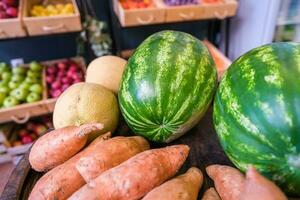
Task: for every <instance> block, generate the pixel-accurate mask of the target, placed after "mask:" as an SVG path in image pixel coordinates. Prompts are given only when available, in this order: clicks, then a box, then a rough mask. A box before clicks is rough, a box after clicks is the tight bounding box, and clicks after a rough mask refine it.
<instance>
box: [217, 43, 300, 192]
mask: <svg viewBox="0 0 300 200" xmlns="http://www.w3.org/2000/svg"><path fill="white" fill-rule="evenodd" d="M213 118H214V124H215V128H216V131H217V133H218V136H219V139H220V141H221V144H222V146H223V148H224V150H225V152H226V154H227V155H228V157H229V158H230V159H231V161H232V162H233V163H234V164H235V165H236V166H237V167H238V168H240V169H241V170H243V171H245V170H246V168H247V167H248V165H249V164H252V165H254V166H255V167H256V168H257V169H258V170H259V171H260V172H262V173H263V174H264V175H266V176H268V177H269V178H271V179H273V180H274V181H275V182H276V183H277V184H279V185H280V186H281V187H282V188H283V189H284V191H286V192H287V193H289V194H292V195H300V44H298V43H274V44H270V45H265V46H262V47H259V48H256V49H253V50H252V51H250V52H248V53H246V54H245V55H243V56H241V57H240V58H239V59H237V60H236V61H235V62H234V63H233V64H232V65H231V66H230V68H229V69H228V71H227V72H226V73H225V74H224V76H223V78H222V81H221V83H220V86H219V88H218V90H217V93H216V96H215V100H214V114H213Z"/></svg>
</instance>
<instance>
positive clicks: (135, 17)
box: [113, 0, 165, 27]
mask: <svg viewBox="0 0 300 200" xmlns="http://www.w3.org/2000/svg"><path fill="white" fill-rule="evenodd" d="M153 3H154V7H149V8H145V9H130V10H126V9H124V8H123V7H122V5H121V4H120V2H119V0H113V5H114V11H115V13H116V15H117V16H118V18H119V21H120V23H121V25H122V26H123V27H128V26H139V25H148V24H159V23H163V22H165V10H164V9H162V8H159V7H158V5H157V2H156V1H154V2H153Z"/></svg>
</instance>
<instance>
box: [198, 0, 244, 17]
mask: <svg viewBox="0 0 300 200" xmlns="http://www.w3.org/2000/svg"><path fill="white" fill-rule="evenodd" d="M203 7H204V8H205V15H204V16H203V18H202V19H212V18H217V19H225V18H227V17H232V16H234V15H235V14H236V12H237V7H238V3H237V1H236V0H224V1H223V2H220V3H211V4H205V3H204V4H203Z"/></svg>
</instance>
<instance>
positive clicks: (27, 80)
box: [24, 77, 41, 84]
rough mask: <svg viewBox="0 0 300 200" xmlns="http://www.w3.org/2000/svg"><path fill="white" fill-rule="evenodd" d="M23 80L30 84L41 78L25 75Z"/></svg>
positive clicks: (38, 81) (37, 81)
mask: <svg viewBox="0 0 300 200" xmlns="http://www.w3.org/2000/svg"><path fill="white" fill-rule="evenodd" d="M24 81H25V82H26V83H30V84H33V83H40V82H41V80H40V79H39V78H32V77H26V78H25V80H24Z"/></svg>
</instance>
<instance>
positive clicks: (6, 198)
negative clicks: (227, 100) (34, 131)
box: [0, 109, 299, 200]
mask: <svg viewBox="0 0 300 200" xmlns="http://www.w3.org/2000/svg"><path fill="white" fill-rule="evenodd" d="M116 133H118V134H117V135H126V136H127V135H131V134H130V133H131V131H130V129H129V128H128V126H127V125H126V124H125V122H124V121H123V120H121V122H120V123H119V127H118V129H117V131H116ZM172 144H187V145H189V147H190V153H189V157H188V158H187V160H186V162H185V163H184V165H183V166H182V168H181V169H180V171H179V173H183V172H185V171H186V170H187V169H188V168H190V167H192V166H196V167H198V168H200V169H201V170H202V172H205V167H206V166H208V165H211V164H216V163H217V164H225V165H231V166H233V165H232V163H231V162H230V161H229V159H228V158H227V157H226V155H225V153H224V151H223V150H222V148H221V146H220V144H219V141H218V138H217V135H216V132H215V130H214V128H213V124H212V111H211V109H209V110H208V112H207V113H206V115H205V116H204V117H203V119H202V120H201V121H200V122H199V124H198V125H197V126H195V127H194V128H193V129H192V130H190V131H189V132H188V133H187V134H186V135H184V136H183V137H181V138H179V139H177V140H175V141H174V142H172V143H170V144H167V145H172ZM162 146H166V145H165V144H154V143H152V144H151V147H152V148H157V147H162ZM41 175H42V174H41V173H38V172H35V171H34V170H32V169H30V166H29V162H28V154H26V155H25V156H24V157H23V159H22V160H21V161H20V163H19V164H18V166H17V167H16V168H15V170H14V171H13V173H12V175H11V177H10V180H9V182H8V183H7V185H6V187H5V189H4V191H3V194H2V195H1V197H0V200H16V199H19V200H21V199H22V200H23V199H24V200H26V199H27V198H28V195H29V193H30V191H31V189H32V187H33V185H34V183H35V182H36V181H37V180H38V179H39V178H40V177H41ZM204 175H205V177H204V184H203V186H202V188H201V191H200V194H199V198H198V199H201V198H200V197H201V196H202V194H203V192H204V191H205V190H206V189H207V188H208V187H210V186H213V183H212V181H211V180H210V179H209V178H208V176H207V175H206V174H205V173H204ZM294 200H296V199H294ZM298 200H299V199H298Z"/></svg>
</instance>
